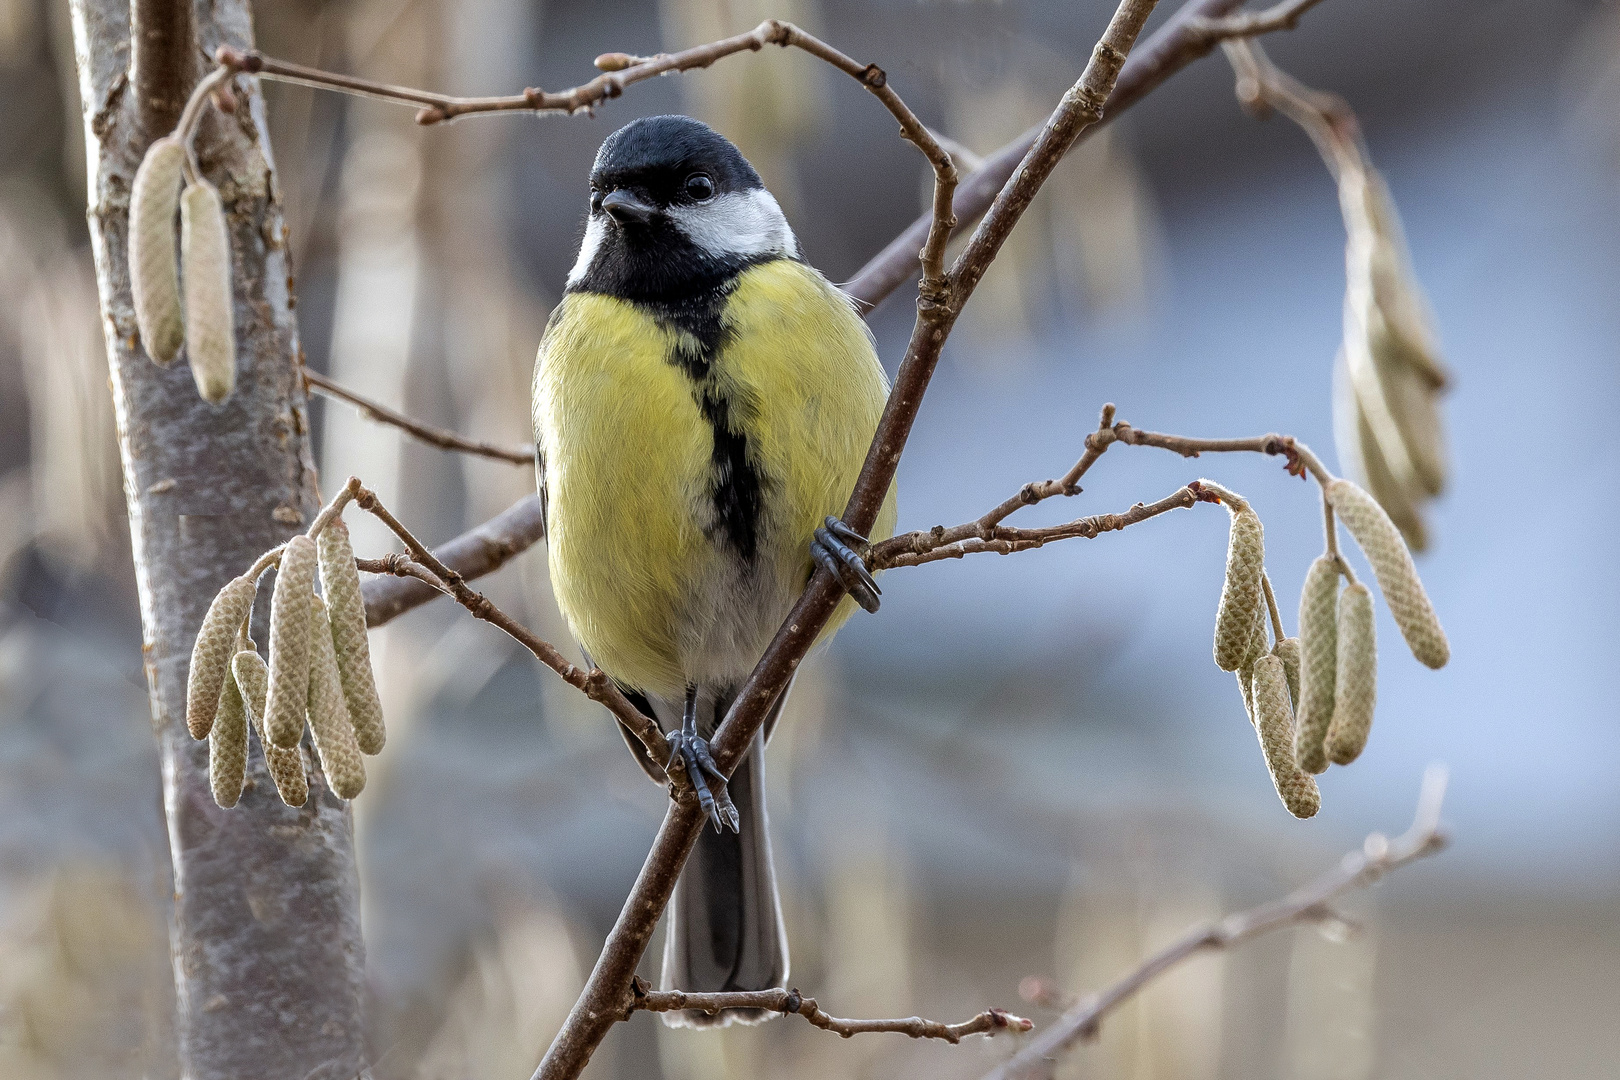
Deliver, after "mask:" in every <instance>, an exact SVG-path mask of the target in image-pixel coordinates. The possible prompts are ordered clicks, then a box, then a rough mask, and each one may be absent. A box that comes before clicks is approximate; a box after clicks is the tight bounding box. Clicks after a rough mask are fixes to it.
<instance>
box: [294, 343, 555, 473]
mask: <svg viewBox="0 0 1620 1080" xmlns="http://www.w3.org/2000/svg"><path fill="white" fill-rule="evenodd" d="M299 370H300V372H302V374H303V376H304V386H305V387H306V388H307V389H311V390H315V391H316V392H318V393H321V394H324V395H325V396H327V397H330V398H337V399H338V400H339V401H344V402H348V403H349V404H350V405H353V406H354V407H355V408H357V409H359V410H360V415H361V416H364V417H365V418H366V419H368V420H375V421H376V422H377V423H379V424H392V425H394V426H395V427H397V428H400V429H402V430H403V431H405V432H407V433H409V434H411V435H414V436H415V437H416V438H418V439H420V440H422V441H423V442H425V443H427V444H428V445H429V446H437V447H438V448H439V449H440V450H454V451H457V452H459V453H463V454H477V455H478V456H480V457H487V458H494V459H495V460H496V461H509V462H511V463H512V464H514V465H531V466H532V465H533V464H534V447H533V446H522V447H506V446H496V445H495V444H494V443H487V442H480V441H477V440H474V439H464V438H462V437H461V436H460V435H457V434H456V433H455V432H453V431H445V430H444V429H443V428H436V427H432V426H430V425H428V424H424V423H422V422H421V421H420V420H412V419H411V418H410V417H408V416H406V415H405V414H404V413H401V412H395V411H394V410H393V409H390V408H389V407H388V406H386V405H382V404H379V403H378V402H375V401H372V400H371V399H370V398H366V397H362V396H361V395H359V394H357V393H355V392H354V391H353V390H350V389H349V388H348V387H346V386H344V385H343V384H342V383H339V382H336V381H334V380H332V379H328V378H327V377H326V376H325V375H322V374H320V373H319V372H316V371H311V370H310V369H309V368H307V367H301V368H300V369H299Z"/></svg>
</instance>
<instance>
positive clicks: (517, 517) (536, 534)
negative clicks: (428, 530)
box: [362, 495, 546, 627]
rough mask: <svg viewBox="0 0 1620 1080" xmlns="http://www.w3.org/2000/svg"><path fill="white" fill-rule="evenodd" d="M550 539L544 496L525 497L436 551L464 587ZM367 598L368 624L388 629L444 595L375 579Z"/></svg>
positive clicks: (398, 580)
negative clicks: (412, 612) (393, 622)
mask: <svg viewBox="0 0 1620 1080" xmlns="http://www.w3.org/2000/svg"><path fill="white" fill-rule="evenodd" d="M545 535H546V516H545V512H544V507H543V506H542V504H541V502H540V496H538V495H525V496H524V497H523V498H521V499H519V500H518V501H517V502H515V503H513V504H512V505H511V506H509V507H508V508H507V509H505V510H503V511H501V513H500V514H498V515H497V516H495V517H493V518H491V519H490V520H489V521H486V522H484V523H483V524H482V525H480V526H478V527H477V528H476V529H473V530H472V531H471V532H467V533H463V534H462V535H460V536H458V537H456V538H455V539H454V540H451V541H450V542H448V543H446V544H443V545H441V546H439V547H438V548H435V549H434V551H433V555H434V557H435V558H437V559H438V560H439V562H440V563H441V564H442V565H444V566H445V567H447V568H449V569H450V570H453V571H455V573H457V574H458V575H460V577H461V579H462V580H463V581H471V580H473V579H476V578H481V577H483V576H484V575H485V574H490V573H493V572H494V571H496V570H498V569H500V568H501V567H502V566H505V565H506V564H507V563H508V562H509V561H511V560H512V559H513V558H515V557H517V556H518V555H521V554H522V553H523V552H525V551H527V550H528V549H529V548H531V547H533V546H534V545H535V544H537V543H539V542H540V541H541V540H542V539H544V538H545ZM362 591H363V592H364V594H365V598H366V624H367V625H368V626H372V627H377V626H382V625H383V624H384V623H387V622H389V621H391V620H393V619H395V618H397V617H398V616H400V615H403V614H404V613H405V612H407V611H409V610H411V609H412V608H415V607H420V606H421V605H422V604H424V603H426V602H427V601H429V600H432V599H433V598H434V597H435V596H438V595H439V593H438V591H437V590H434V589H431V588H428V587H427V586H425V585H423V584H421V583H420V582H417V581H411V580H408V579H403V578H384V579H373V580H371V581H368V582H366V583H365V587H364V589H363V590H362Z"/></svg>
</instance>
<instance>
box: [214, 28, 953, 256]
mask: <svg viewBox="0 0 1620 1080" xmlns="http://www.w3.org/2000/svg"><path fill="white" fill-rule="evenodd" d="M767 45H779V46H781V47H782V48H784V49H786V48H794V49H800V50H802V51H804V52H807V53H809V54H810V55H811V56H814V57H816V58H817V59H819V60H824V61H826V62H827V63H829V64H831V65H832V66H833V67H835V68H837V69H838V70H840V71H842V72H843V73H844V74H846V75H848V76H850V77H851V78H853V79H854V80H855V81H857V82H859V83H860V84H861V85H862V86H864V87H866V89H867V90H869V91H870V92H871V93H872V95H873V96H874V97H876V98H877V99H878V100H879V101H880V102H882V103H883V107H884V108H886V109H888V110H889V112H890V114H891V115H893V116H894V118H895V119H896V120H897V121H899V123H900V135H901V137H902V138H904V139H905V140H906V141H907V142H909V143H911V144H912V145H914V146H916V147H917V149H918V150H920V151H922V153H923V156H924V157H926V158H927V159H928V164H929V166H930V167H931V168H932V169H933V170H934V200H933V207H934V209H933V214H932V218H931V222H930V225H929V228H928V233H927V237H926V239H925V240H924V242H923V245H922V251H921V254H920V256H919V258H920V259H921V263H922V267H923V278H924V280H925V281H929V282H932V283H933V285H934V287H935V288H939V287H940V286H941V285H942V283H943V280H944V274H945V245H946V244H947V243H948V242H949V241H950V238H951V232H952V230H953V229H955V227H956V217H955V214H954V211H953V209H952V206H953V196H954V195H955V192H956V182H957V171H956V165H955V164H954V163H953V162H952V161H951V155H950V154H949V153H948V152H947V151H946V150H945V148H944V147H943V146H941V145H940V143H939V140H938V139H936V138H935V137H934V134H933V133H932V132H931V131H929V130H928V128H927V126H926V125H925V124H923V122H922V121H921V120H920V119H918V118H917V114H916V113H914V112H912V111H911V108H910V107H909V106H908V105H906V103H905V102H904V101H903V100H901V98H900V95H899V94H897V93H895V91H894V89H893V87H891V86H890V85H889V77H888V75H887V74H886V73H885V72H884V71H883V69H882V68H880V67H878V66H877V65H876V64H862V63H860V62H859V61H857V60H855V59H853V58H851V57H849V56H846V55H845V54H844V53H842V52H840V51H839V50H837V49H835V48H833V47H832V46H831V45H829V44H827V43H826V42H825V41H822V40H821V39H820V38H818V37H816V36H815V35H814V34H809V33H806V32H805V31H804V30H802V29H800V28H799V27H797V26H794V25H793V24H792V23H789V22H783V21H781V20H779V19H767V20H765V21H764V22H762V23H760V24H759V25H758V26H756V27H755V28H754V29H753V30H751V31H749V32H748V33H746V34H737V35H736V36H734V37H729V38H723V39H721V40H719V41H711V42H709V43H708V44H706V45H698V46H695V47H693V48H690V49H683V50H681V51H680V52H675V53H660V54H658V55H657V56H648V57H637V56H628V55H626V54H623V53H607V54H604V55H603V56H601V57H598V58H597V64H598V66H599V67H609V68H612V70H608V71H604V72H603V73H602V74H601V75H598V76H597V77H596V78H594V79H592V80H591V81H590V82H587V83H583V84H581V85H579V86H575V87H571V88H570V89H567V90H560V91H556V92H547V91H544V90H539V89H536V88H534V87H529V88H528V89H526V90H524V91H523V93H521V94H513V95H510V96H507V97H477V98H470V97H453V96H450V95H448V94H435V93H431V92H429V91H425V90H416V89H412V88H410V87H405V86H394V85H391V84H388V83H380V82H374V81H372V80H370V79H362V78H357V77H356V76H353V75H342V74H338V73H335V72H329V71H320V70H318V69H316V68H311V67H305V66H304V65H302V64H292V63H288V62H287V61H284V60H277V59H275V58H274V57H269V56H265V55H264V54H263V53H260V52H258V51H257V50H252V51H248V52H241V51H240V50H237V49H233V48H231V47H229V46H221V47H220V48H219V49H218V50H217V51H216V52H215V54H214V60H215V62H216V63H218V64H219V65H220V68H221V69H222V70H228V71H230V72H231V73H233V74H234V73H236V72H245V73H248V74H251V75H258V76H260V77H261V78H266V79H277V80H280V81H282V82H291V83H298V84H301V85H304V86H314V87H320V88H322V89H327V90H336V91H340V92H342V93H346V94H354V95H357V96H360V97H371V98H378V99H381V100H384V101H394V102H399V103H401V104H406V105H415V106H418V107H419V108H418V111H417V114H416V122H417V123H419V124H424V125H426V124H438V123H442V122H445V121H449V120H454V119H455V118H456V117H458V116H471V115H475V114H478V113H495V112H534V113H544V112H560V113H566V114H568V115H573V114H574V113H577V112H581V111H585V112H590V111H592V110H593V109H595V107H596V106H598V105H601V104H602V103H604V102H606V101H609V100H611V99H613V98H616V97H618V96H619V95H621V94H623V93H624V91H625V90H626V89H627V88H628V87H630V86H633V85H635V84H636V83H638V82H642V81H644V80H646V79H651V78H654V77H656V76H659V75H670V74H674V73H676V72H681V71H690V70H692V69H693V68H706V67H708V66H709V65H710V64H713V63H715V62H716V61H717V60H722V59H724V58H725V57H728V56H733V55H735V54H737V53H743V52H758V51H760V50H761V49H763V48H765V46H767ZM620 65H622V66H620Z"/></svg>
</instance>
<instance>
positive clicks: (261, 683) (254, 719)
mask: <svg viewBox="0 0 1620 1080" xmlns="http://www.w3.org/2000/svg"><path fill="white" fill-rule="evenodd" d="M231 674H232V675H233V676H234V677H235V678H236V685H237V686H238V687H239V688H240V689H241V691H242V703H243V705H245V706H246V707H247V717H248V721H249V722H250V723H251V724H252V725H253V730H254V731H255V732H257V733H258V736H259V746H260V748H261V749H263V750H264V766H265V768H266V769H268V770H269V772H270V779H272V780H274V781H275V784H276V794H278V795H280V796H281V801H282V802H284V803H286V804H287V805H288V806H303V805H304V801H305V800H306V799H308V798H309V777H307V776H305V775H304V755H303V752H302V751H300V750H299V749H298V748H297V747H296V746H295V747H293V748H292V749H291V750H283V749H282V748H281V747H279V746H277V745H275V744H274V743H272V742H271V741H270V740H269V739H267V738H265V735H264V699H265V693H266V690H267V688H268V687H269V685H270V669H269V668H268V667H266V666H265V663H264V658H263V657H261V656H260V655H259V654H258V653H256V652H254V651H253V650H252V649H244V650H242V651H241V652H239V653H237V654H236V656H235V657H234V658H232V660H231Z"/></svg>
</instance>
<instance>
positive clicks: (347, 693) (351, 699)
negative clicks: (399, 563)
mask: <svg viewBox="0 0 1620 1080" xmlns="http://www.w3.org/2000/svg"><path fill="white" fill-rule="evenodd" d="M317 547H318V548H319V549H320V568H321V591H322V593H324V594H325V597H326V611H327V616H328V618H329V619H330V620H331V623H332V644H333V646H334V648H335V649H336V652H337V665H338V673H339V675H341V677H342V679H343V697H344V701H345V703H346V704H347V705H348V708H349V720H350V721H351V722H352V723H353V725H354V737H355V741H356V742H357V743H358V744H359V746H360V751H361V753H365V754H376V753H380V752H381V751H382V748H383V743H384V741H386V739H387V732H386V731H385V729H384V727H383V713H382V701H381V699H379V698H378V696H377V682H376V677H375V676H374V675H373V674H372V670H371V645H370V643H369V642H368V641H367V638H366V603H365V598H364V597H362V596H361V594H360V573H359V571H358V570H356V569H355V565H354V548H353V546H352V545H351V544H350V543H349V527H348V526H347V525H345V524H344V523H343V519H342V518H334V519H333V520H332V521H331V522H329V523H327V526H326V528H324V529H322V530H321V535H320V538H319V540H318V541H317Z"/></svg>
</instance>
